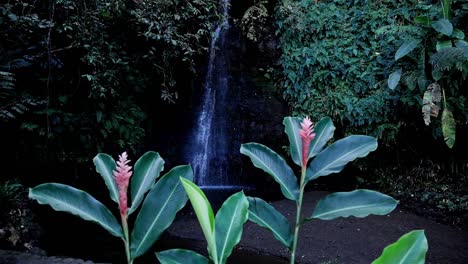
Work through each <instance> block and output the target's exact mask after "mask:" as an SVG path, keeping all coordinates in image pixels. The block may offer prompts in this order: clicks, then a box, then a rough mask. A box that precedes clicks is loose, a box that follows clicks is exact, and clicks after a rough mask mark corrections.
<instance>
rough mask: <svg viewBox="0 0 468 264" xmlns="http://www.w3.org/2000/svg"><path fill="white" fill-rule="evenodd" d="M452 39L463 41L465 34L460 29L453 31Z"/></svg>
mask: <svg viewBox="0 0 468 264" xmlns="http://www.w3.org/2000/svg"><path fill="white" fill-rule="evenodd" d="M452 38H456V39H461V40H464V39H465V33H463V31H461V30H460V29H458V28H456V29H454V30H453V33H452Z"/></svg>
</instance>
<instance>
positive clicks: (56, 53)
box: [0, 0, 218, 162]
mask: <svg viewBox="0 0 468 264" xmlns="http://www.w3.org/2000/svg"><path fill="white" fill-rule="evenodd" d="M217 5H218V3H217V1H216V0H209V1H205V0H204V1H198V0H195V1H166V0H164V1H154V0H140V1H127V0H117V1H101V0H80V1H74V0H73V1H72V0H57V1H36V0H34V1H33V0H31V1H28V0H24V1H6V3H4V4H2V5H1V6H0V46H1V51H0V71H1V72H0V82H1V89H0V105H1V106H0V107H1V108H0V126H1V127H2V130H3V131H2V133H3V132H4V131H6V129H8V128H9V129H11V131H13V132H12V135H15V136H16V137H17V140H19V141H20V142H18V145H16V146H15V147H16V150H17V152H18V153H17V154H18V155H19V157H22V158H26V157H27V158H29V159H36V160H37V159H39V160H45V161H47V160H51V161H52V160H55V161H68V160H69V161H73V162H75V161H78V162H79V161H80V160H89V157H91V156H92V155H93V153H96V151H101V150H103V149H111V150H112V149H119V150H120V149H133V150H134V149H135V147H136V146H137V145H138V144H141V143H142V142H143V139H144V136H145V128H147V125H145V123H144V120H145V117H147V115H148V113H149V112H150V109H151V106H152V105H154V104H168V103H174V102H176V100H177V98H178V94H179V93H181V90H182V91H183V90H184V89H185V90H187V89H188V90H189V89H190V86H189V85H187V84H189V83H188V80H187V79H177V77H176V76H194V74H195V65H196V64H197V62H199V61H201V60H203V59H204V55H205V54H206V53H207V46H208V44H209V40H210V36H211V31H212V27H213V23H214V22H216V21H217V20H218V11H217ZM188 79H190V78H188Z"/></svg>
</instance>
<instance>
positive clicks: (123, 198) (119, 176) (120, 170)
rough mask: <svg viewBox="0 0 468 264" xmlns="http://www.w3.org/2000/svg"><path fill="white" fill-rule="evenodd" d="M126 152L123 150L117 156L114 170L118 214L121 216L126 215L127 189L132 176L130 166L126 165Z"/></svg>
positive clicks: (127, 161)
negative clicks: (117, 190)
mask: <svg viewBox="0 0 468 264" xmlns="http://www.w3.org/2000/svg"><path fill="white" fill-rule="evenodd" d="M127 158H128V156H127V153H126V152H124V153H122V155H120V156H119V160H118V161H117V170H116V171H114V178H115V182H116V183H117V188H118V189H119V207H120V214H121V215H122V216H126V215H127V210H128V205H127V200H128V199H127V189H128V183H129V181H130V177H131V176H132V172H131V171H130V170H131V169H132V167H131V166H129V165H127V163H129V162H130V160H128V159H127Z"/></svg>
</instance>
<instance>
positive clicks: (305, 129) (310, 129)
mask: <svg viewBox="0 0 468 264" xmlns="http://www.w3.org/2000/svg"><path fill="white" fill-rule="evenodd" d="M299 136H301V139H302V166H304V167H305V166H307V160H308V159H309V147H310V142H312V140H314V138H315V133H314V123H312V122H311V121H310V119H309V117H305V118H304V119H303V120H302V123H301V129H300V130H299Z"/></svg>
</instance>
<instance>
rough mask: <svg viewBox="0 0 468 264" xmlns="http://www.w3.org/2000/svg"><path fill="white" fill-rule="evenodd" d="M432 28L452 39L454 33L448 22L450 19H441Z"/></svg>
mask: <svg viewBox="0 0 468 264" xmlns="http://www.w3.org/2000/svg"><path fill="white" fill-rule="evenodd" d="M432 27H433V28H434V29H435V30H437V32H439V33H442V34H444V35H447V36H449V37H450V35H452V33H453V25H452V23H450V21H448V19H445V18H441V19H439V20H437V21H436V22H434V23H432Z"/></svg>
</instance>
